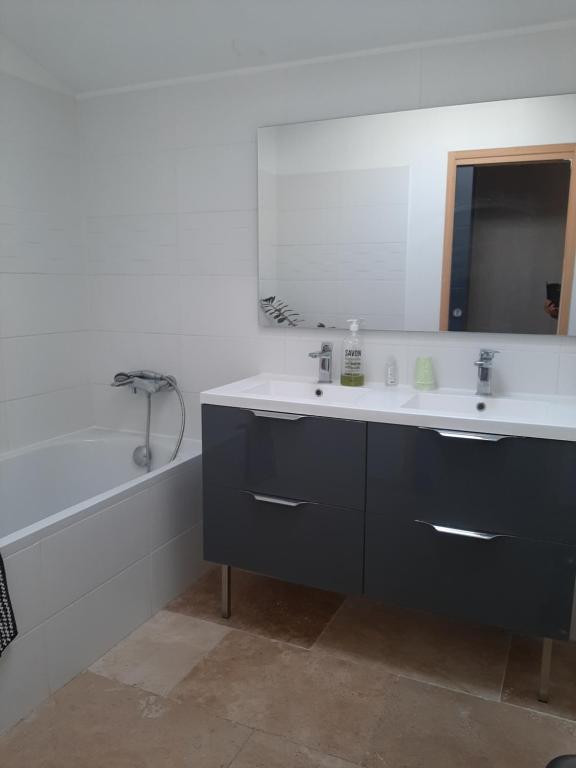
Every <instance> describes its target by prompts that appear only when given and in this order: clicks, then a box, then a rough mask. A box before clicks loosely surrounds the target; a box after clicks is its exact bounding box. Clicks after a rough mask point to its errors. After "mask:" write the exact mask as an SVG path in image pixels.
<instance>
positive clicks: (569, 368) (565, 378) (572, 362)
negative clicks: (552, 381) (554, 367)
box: [558, 354, 576, 396]
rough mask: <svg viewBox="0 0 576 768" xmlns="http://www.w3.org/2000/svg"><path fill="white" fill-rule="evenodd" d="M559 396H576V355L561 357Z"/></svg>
mask: <svg viewBox="0 0 576 768" xmlns="http://www.w3.org/2000/svg"><path fill="white" fill-rule="evenodd" d="M558 394H559V395H572V396H575V395H576V355H566V354H563V355H560V361H559V370H558Z"/></svg>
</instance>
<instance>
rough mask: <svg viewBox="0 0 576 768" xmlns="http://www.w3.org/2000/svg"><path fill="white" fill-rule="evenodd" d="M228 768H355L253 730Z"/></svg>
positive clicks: (299, 745) (320, 753) (312, 750)
mask: <svg viewBox="0 0 576 768" xmlns="http://www.w3.org/2000/svg"><path fill="white" fill-rule="evenodd" d="M230 768H358V766H355V765H354V764H353V763H349V762H348V761H347V760H340V759H339V758H338V757H332V756H331V755H325V754H323V753H322V752H317V751H316V750H314V749H309V748H308V747H305V746H303V745H302V744H296V743H294V742H293V741H288V740H287V739H283V738H281V737H280V736H271V735H270V734H268V733H262V732H260V731H255V732H254V733H253V734H252V736H251V737H250V738H249V739H248V741H247V742H246V744H245V745H244V746H243V747H242V749H241V750H240V752H239V753H238V755H237V757H236V758H235V759H234V761H233V762H232V765H231V766H230Z"/></svg>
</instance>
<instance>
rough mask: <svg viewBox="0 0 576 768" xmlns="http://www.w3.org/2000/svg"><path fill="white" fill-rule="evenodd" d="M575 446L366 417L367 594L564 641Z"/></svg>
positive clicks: (574, 569)
mask: <svg viewBox="0 0 576 768" xmlns="http://www.w3.org/2000/svg"><path fill="white" fill-rule="evenodd" d="M575 468H576V443H567V442H560V441H553V440H539V439H531V438H520V437H502V438H501V437H500V436H498V435H478V434H471V433H459V432H452V431H450V430H440V431H438V430H431V429H421V428H418V427H406V426H396V425H390V424H370V425H368V465H367V501H366V553H365V557H366V562H365V582H364V588H365V592H366V594H367V595H369V596H370V597H374V598H380V599H386V600H391V601H393V602H396V603H399V604H401V605H403V606H406V607H410V608H417V609H423V610H429V611H434V612H436V611H437V612H440V613H444V614H447V615H451V616H455V617H462V618H465V619H468V620H472V621H478V622H481V623H487V624H494V625H497V626H501V627H505V628H507V629H509V630H513V631H517V632H523V633H529V634H536V635H541V636H545V637H556V638H560V639H567V638H568V637H569V634H570V623H571V616H572V601H573V594H574V580H575V576H576V565H575V564H576V547H575V546H574V545H576V472H575Z"/></svg>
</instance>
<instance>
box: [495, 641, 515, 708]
mask: <svg viewBox="0 0 576 768" xmlns="http://www.w3.org/2000/svg"><path fill="white" fill-rule="evenodd" d="M512 640H513V636H512V635H510V638H509V640H508V651H507V653H506V659H505V660H504V670H503V672H502V685H501V686H500V697H499V699H498V701H499V702H500V703H501V704H504V703H505V702H504V701H503V699H502V696H503V695H504V684H505V682H506V677H507V675H508V665H509V664H510V655H511V653H512Z"/></svg>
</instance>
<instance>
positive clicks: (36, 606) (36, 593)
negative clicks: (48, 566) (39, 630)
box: [0, 544, 46, 730]
mask: <svg viewBox="0 0 576 768" xmlns="http://www.w3.org/2000/svg"><path fill="white" fill-rule="evenodd" d="M4 566H5V568H6V580H7V582H8V588H9V590H10V599H11V601H12V607H13V609H14V616H15V618H16V624H17V626H18V632H19V633H20V635H25V634H26V633H27V632H29V631H30V630H31V629H33V628H34V627H36V626H38V624H40V623H41V622H42V621H44V619H45V618H46V610H45V606H44V602H43V600H42V590H41V587H42V575H41V567H40V545H39V544H34V545H33V546H31V547H27V548H26V549H21V550H20V551H19V552H15V553H14V554H12V555H9V556H8V557H6V558H5V560H4ZM0 730H1V728H0Z"/></svg>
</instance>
